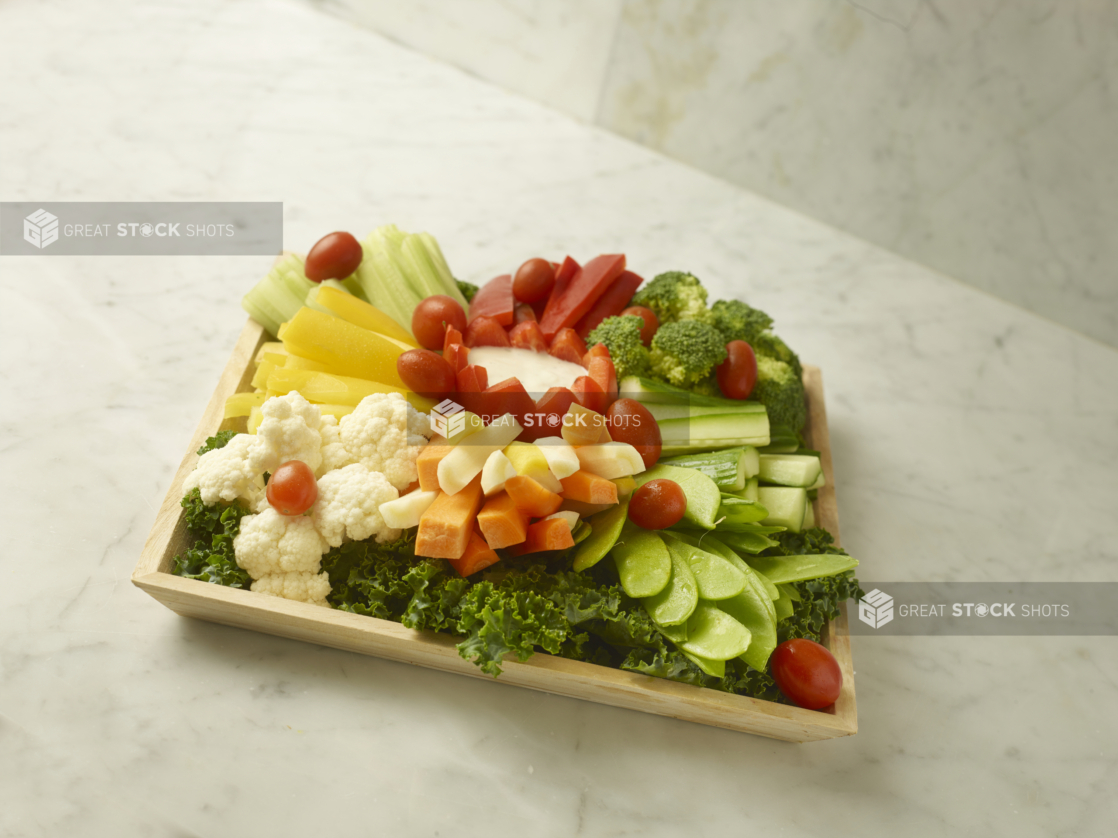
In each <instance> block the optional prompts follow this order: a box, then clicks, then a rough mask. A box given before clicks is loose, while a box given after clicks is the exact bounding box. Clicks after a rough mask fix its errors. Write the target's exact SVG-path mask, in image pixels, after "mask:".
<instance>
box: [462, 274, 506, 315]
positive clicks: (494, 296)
mask: <svg viewBox="0 0 1118 838" xmlns="http://www.w3.org/2000/svg"><path fill="white" fill-rule="evenodd" d="M515 308H516V300H515V299H513V296H512V275H511V274H501V276H499V277H496V278H495V279H491V280H489V282H487V283H485V285H483V286H481V288H479V289H478V292H477V293H476V294H474V298H473V300H472V301H471V302H470V322H471V323H472V322H473V321H474V320H475V319H477V318H478V317H493V318H496V320H497V322H498V323H500V324H501V325H502V326H511V325H512V321H513V311H514V310H515Z"/></svg>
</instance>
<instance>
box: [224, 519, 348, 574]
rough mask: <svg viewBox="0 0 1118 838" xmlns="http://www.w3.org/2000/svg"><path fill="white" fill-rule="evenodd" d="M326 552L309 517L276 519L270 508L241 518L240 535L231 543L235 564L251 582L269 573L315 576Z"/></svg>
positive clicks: (321, 539)
mask: <svg viewBox="0 0 1118 838" xmlns="http://www.w3.org/2000/svg"><path fill="white" fill-rule="evenodd" d="M328 549H329V545H327V543H326V541H325V539H323V537H322V536H321V535H319V534H318V530H316V529H315V528H314V521H312V520H311V519H310V518H309V517H307V516H303V515H294V516H292V515H280V514H279V513H278V512H277V511H276V510H275V509H273V508H272V507H270V506H269V507H268V508H266V509H265V510H264V511H263V512H260V513H257V514H256V515H246V516H245V517H244V518H242V519H241V531H240V532H239V533H238V534H237V537H236V538H234V539H233V553H234V555H235V556H236V558H237V564H239V565H240V566H241V567H243V568H244V569H245V570H247V571H248V575H249V576H251V577H252V578H253V579H260V578H262V577H264V576H268V575H269V574H273V573H296V572H300V573H318V571H319V570H320V569H321V567H322V565H321V560H322V554H323V553H325V552H326V551H327V550H328Z"/></svg>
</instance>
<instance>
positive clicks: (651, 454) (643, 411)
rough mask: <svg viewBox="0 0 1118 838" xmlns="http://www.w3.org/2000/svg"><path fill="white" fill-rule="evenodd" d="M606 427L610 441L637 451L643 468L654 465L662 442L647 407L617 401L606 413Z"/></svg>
mask: <svg viewBox="0 0 1118 838" xmlns="http://www.w3.org/2000/svg"><path fill="white" fill-rule="evenodd" d="M606 427H607V428H609V435H610V439H612V440H614V441H615V442H627V443H629V444H630V445H632V446H633V447H634V448H636V449H637V453H638V454H640V455H641V459H642V460H644V467H645V468H652V467H653V466H654V465H656V461H657V460H659V459H660V450H661V448H662V446H663V440H662V439H661V437H660V426H659V425H658V424H656V419H655V418H654V417H653V416H652V412H651V411H650V410H649V409H648V408H647V407H645V406H644V405H643V404H641V403H640V402H638V401H637V400H636V399H617V400H616V401H615V402H614V403H613V404H611V405H610V406H609V409H608V410H607V411H606Z"/></svg>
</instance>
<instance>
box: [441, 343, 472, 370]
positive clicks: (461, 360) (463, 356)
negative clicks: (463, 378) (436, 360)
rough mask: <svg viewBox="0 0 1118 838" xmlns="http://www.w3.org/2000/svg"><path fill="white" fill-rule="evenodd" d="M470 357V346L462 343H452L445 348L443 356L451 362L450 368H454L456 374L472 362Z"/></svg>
mask: <svg viewBox="0 0 1118 838" xmlns="http://www.w3.org/2000/svg"><path fill="white" fill-rule="evenodd" d="M469 357H470V348H469V347H468V346H463V345H462V344H460V343H452V344H451V345H450V346H448V347H447V348H446V349H444V350H443V358H444V359H445V360H446V362H447V363H448V364H450V368H451V369H452V370H454V372H455V373H456V374H457V373H459V372H461V371H462V370H464V369H465V368H466V366H467V365H468V364H469V363H470V361H469Z"/></svg>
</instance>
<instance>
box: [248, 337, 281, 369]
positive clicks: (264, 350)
mask: <svg viewBox="0 0 1118 838" xmlns="http://www.w3.org/2000/svg"><path fill="white" fill-rule="evenodd" d="M277 352H278V353H281V354H283V355H286V354H287V350H286V349H285V348H284V345H283V344H282V343H280V342H279V341H278V340H269V341H265V342H264V343H262V344H260V348H259V349H257V350H256V357H255V358H254V359H253V361H254V363H257V364H259V363H260V362H261V361H263V360H264V356H265V355H267V354H268V353H277Z"/></svg>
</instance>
